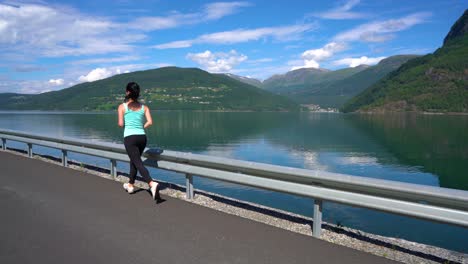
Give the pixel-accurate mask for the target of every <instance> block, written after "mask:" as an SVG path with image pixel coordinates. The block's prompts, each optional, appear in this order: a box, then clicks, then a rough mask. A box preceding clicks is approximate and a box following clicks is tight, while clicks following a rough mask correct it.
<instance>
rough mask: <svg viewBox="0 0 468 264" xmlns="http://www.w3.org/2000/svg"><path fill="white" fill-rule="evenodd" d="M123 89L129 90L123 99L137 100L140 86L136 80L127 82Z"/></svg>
mask: <svg viewBox="0 0 468 264" xmlns="http://www.w3.org/2000/svg"><path fill="white" fill-rule="evenodd" d="M125 90H126V91H127V92H130V93H129V94H128V95H127V96H126V97H125V99H132V100H133V101H136V100H138V97H139V96H140V86H139V85H138V84H137V83H136V82H129V83H128V84H127V89H125Z"/></svg>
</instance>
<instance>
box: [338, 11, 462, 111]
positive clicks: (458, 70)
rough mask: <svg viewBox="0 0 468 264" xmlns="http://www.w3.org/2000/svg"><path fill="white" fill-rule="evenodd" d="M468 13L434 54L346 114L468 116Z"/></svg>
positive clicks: (371, 91)
mask: <svg viewBox="0 0 468 264" xmlns="http://www.w3.org/2000/svg"><path fill="white" fill-rule="evenodd" d="M467 28H468V10H465V12H464V14H463V15H462V16H461V17H460V19H458V21H457V22H456V23H455V24H454V25H453V26H452V28H451V30H450V32H449V33H448V34H447V36H446V37H445V39H444V44H443V46H442V47H441V48H439V49H437V50H436V51H435V52H434V53H433V54H428V55H426V56H423V57H419V58H416V59H413V60H410V61H408V62H407V63H405V64H403V65H402V66H401V67H400V68H399V69H398V70H396V71H394V72H392V73H390V74H389V75H388V76H386V77H385V78H383V79H382V80H380V81H379V82H377V83H376V84H374V85H372V86H371V87H369V88H368V89H366V90H365V91H363V92H362V93H361V94H359V95H358V96H356V97H355V98H353V99H351V100H350V101H349V102H347V103H346V105H345V106H344V107H343V108H342V110H343V111H344V112H353V111H359V112H394V111H396V112H401V111H426V112H468V59H467V58H468V34H467V32H468V30H467Z"/></svg>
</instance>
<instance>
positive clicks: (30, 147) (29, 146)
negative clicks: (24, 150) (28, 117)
mask: <svg viewBox="0 0 468 264" xmlns="http://www.w3.org/2000/svg"><path fill="white" fill-rule="evenodd" d="M28 156H29V157H30V158H32V156H33V152H32V144H31V143H28Z"/></svg>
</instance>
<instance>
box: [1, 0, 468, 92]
mask: <svg viewBox="0 0 468 264" xmlns="http://www.w3.org/2000/svg"><path fill="white" fill-rule="evenodd" d="M272 3H274V4H272ZM467 7H468V0H438V1H430V0H424V1H422V0H411V1H404V0H379V1H374V0H339V1H322V0H309V1H295V0H290V1H283V0H275V1H271V0H269V1H268V0H262V1H231V2H216V1H195V0H193V1H188V0H187V1H182V0H179V1H174V0H173V1H162V0H140V1H130V0H112V1H110V0H102V1H101V0H100V1H42V0H33V1H0V50H1V52H0V92H17V93H40V92H45V91H52V90H58V89H62V88H65V87H69V86H71V85H75V84H78V83H81V82H86V81H94V80H98V79H102V78H106V77H110V76H112V75H115V74H119V73H124V72H131V71H137V70H145V69H153V68H158V67H163V66H170V65H172V66H179V67H199V68H201V69H204V70H207V71H209V72H229V73H234V74H238V75H242V76H249V77H253V78H258V79H265V78H268V77H270V76H271V75H273V74H278V73H285V72H287V71H290V70H292V69H297V68H301V67H314V68H317V67H320V68H327V69H332V70H335V69H340V68H345V67H354V66H357V65H360V64H368V65H373V64H376V63H378V62H379V61H380V60H382V59H383V58H386V57H388V56H392V55H398V54H427V53H431V52H433V51H434V50H436V49H437V48H438V47H440V46H441V45H442V41H443V38H444V37H445V35H446V34H447V32H448V31H449V30H450V27H451V26H452V24H453V23H454V22H455V21H456V20H457V19H458V18H459V17H460V16H461V15H462V13H463V12H464V10H465V9H466V8H467Z"/></svg>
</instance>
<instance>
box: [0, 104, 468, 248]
mask: <svg viewBox="0 0 468 264" xmlns="http://www.w3.org/2000/svg"><path fill="white" fill-rule="evenodd" d="M153 119H154V126H152V127H150V128H149V129H148V131H147V133H148V138H149V147H155V146H158V147H161V148H163V149H168V150H176V151H186V152H192V153H200V154H207V155H214V156H222V157H228V158H234V159H241V160H248V161H256V162H263V163H270V164H276V165H283V166H290V167H297V168H305V169H320V170H326V171H330V172H338V173H344V174H351V175H357V176H364V177H371V178H378V179H387V180H394V181H401V182H409V183H418V184H424V185H431V186H441V187H447V188H454V189H462V190H468V116H445V115H415V114H392V115H357V114H356V115H344V114H332V113H250V112H248V113H247V112H246V113H243V112H241V113H238V112H236V113H224V112H179V111H167V112H164V111H162V112H154V113H153ZM0 129H13V130H20V131H26V132H30V133H39V134H45V135H49V136H58V137H60V136H67V137H75V138H80V139H91V140H98V141H103V142H114V143H122V134H123V131H122V129H120V128H119V127H118V126H117V117H116V115H115V113H54V112H49V113H47V112H0ZM9 144H10V145H9V146H17V147H22V148H24V144H19V143H9ZM35 152H39V153H46V154H53V155H56V156H59V155H60V153H59V152H58V151H55V150H51V149H47V148H35ZM70 158H71V159H77V160H81V161H85V162H89V163H93V164H96V165H100V166H106V167H108V166H109V162H108V161H107V160H101V159H96V158H92V157H86V156H83V155H78V154H71V156H70ZM118 168H119V169H120V170H124V171H126V170H128V165H127V164H124V163H118ZM151 174H152V176H153V177H155V178H157V179H161V180H164V181H169V182H174V183H178V184H183V183H184V180H185V178H184V177H183V176H182V175H179V174H175V173H171V172H166V171H161V170H156V169H151ZM194 184H195V188H199V189H203V190H206V191H210V192H216V193H220V194H222V195H226V196H230V197H233V198H237V199H241V200H247V201H251V202H255V203H259V204H263V205H266V206H270V207H275V208H279V209H283V210H287V211H291V212H294V213H299V214H302V215H306V216H312V212H313V209H312V208H313V203H312V200H311V199H307V198H303V197H297V196H292V195H287V194H280V193H275V192H270V191H265V190H259V189H254V188H250V187H245V186H239V185H235V184H230V183H223V182H218V181H213V180H208V179H202V178H195V179H194ZM323 212H324V213H323V214H324V221H327V222H331V223H335V224H336V223H340V224H341V225H344V226H348V227H352V228H357V229H360V230H363V231H366V232H370V233H374V234H380V235H384V236H390V237H398V238H403V239H407V240H411V241H416V242H422V243H426V244H431V245H436V246H440V247H444V248H448V249H453V250H457V251H460V252H465V253H468V229H467V228H461V227H456V226H451V225H444V224H438V223H432V222H428V221H422V220H417V219H413V218H408V217H402V216H396V215H392V214H386V213H381V212H376V211H371V210H366V209H362V208H354V207H350V206H345V205H339V204H334V203H324V209H323Z"/></svg>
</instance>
